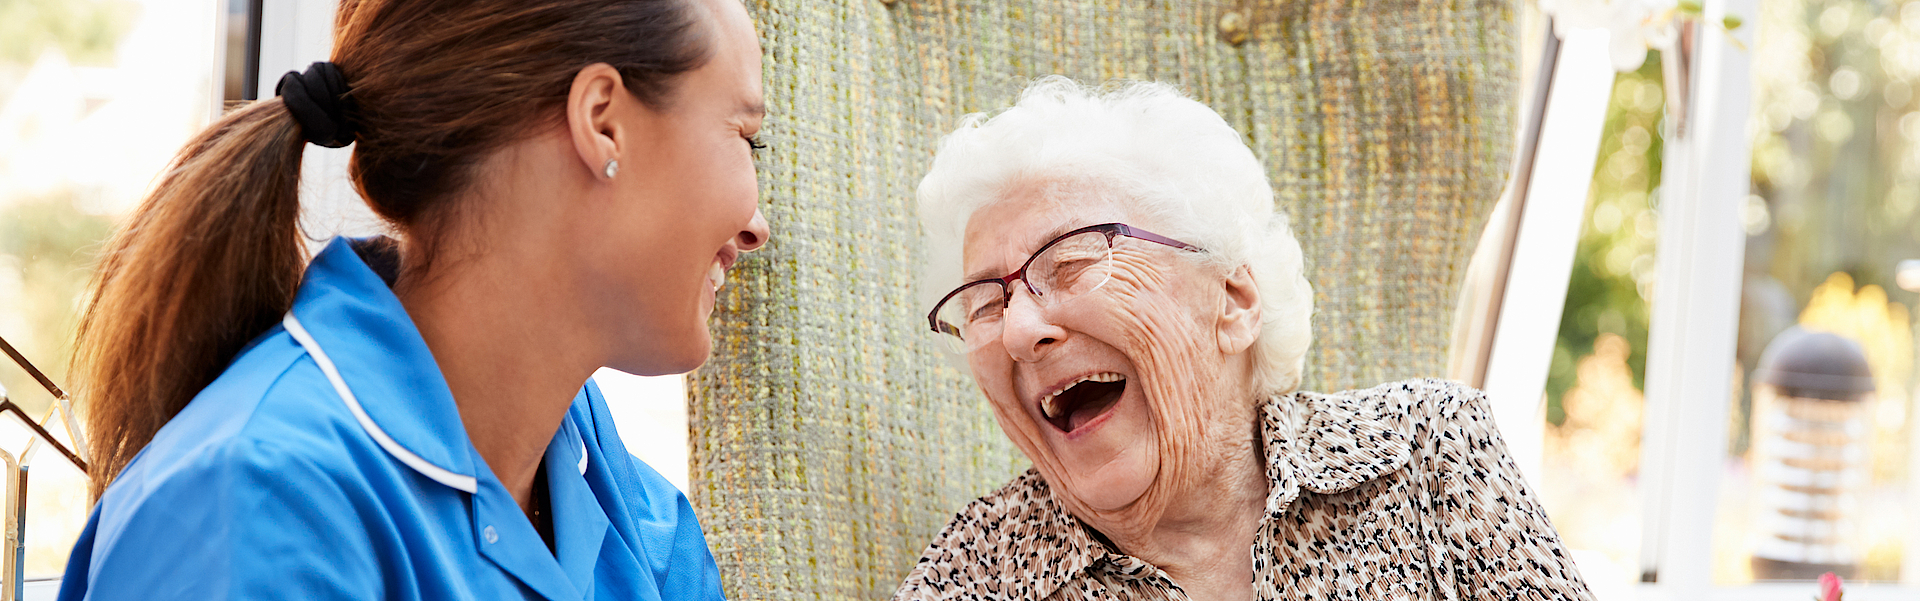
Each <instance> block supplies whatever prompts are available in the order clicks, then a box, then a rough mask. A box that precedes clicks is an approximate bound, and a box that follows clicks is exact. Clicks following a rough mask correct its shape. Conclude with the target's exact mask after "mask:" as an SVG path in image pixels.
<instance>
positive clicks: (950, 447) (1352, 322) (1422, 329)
mask: <svg viewBox="0 0 1920 601" xmlns="http://www.w3.org/2000/svg"><path fill="white" fill-rule="evenodd" d="M747 2H748V6H749V8H750V9H751V10H752V12H753V13H754V18H755V22H756V24H757V26H758V27H759V30H760V36H761V40H762V44H763V45H764V47H765V51H766V55H765V59H766V93H767V99H768V102H769V105H770V106H769V113H770V114H769V117H768V119H767V126H766V128H765V132H764V134H763V138H762V139H763V140H764V141H766V142H768V143H770V144H771V145H772V148H771V149H770V150H767V151H762V154H761V157H760V178H761V186H762V187H761V194H762V197H761V202H762V206H763V208H764V210H765V211H766V215H767V218H768V220H769V221H770V222H771V223H772V225H773V231H774V237H773V240H772V242H771V243H770V244H769V245H768V246H767V248H765V249H763V250H762V251H761V252H758V253H755V254H753V255H750V256H748V257H747V258H746V259H745V260H743V261H742V262H741V264H740V266H739V267H737V268H736V271H735V275H733V276H732V277H731V278H729V281H730V283H729V285H728V286H727V287H726V288H725V289H723V290H722V291H721V298H720V300H719V308H718V309H717V310H716V311H715V317H714V321H713V332H714V359H713V360H712V361H711V362H709V363H708V364H707V366H706V367H703V368H701V369H700V371H699V372H698V373H696V374H695V376H694V378H693V380H692V391H693V394H692V397H693V400H692V402H691V405H690V414H691V415H690V417H691V424H690V427H691V430H692V446H693V449H692V466H691V470H690V473H691V487H692V490H691V491H690V492H691V495H692V497H693V502H694V505H695V507H696V508H697V510H698V511H699V512H700V514H701V516H700V517H701V519H702V523H703V524H704V525H705V528H706V531H707V536H708V541H709V543H710V544H711V545H712V547H713V550H714V555H715V558H716V559H717V560H718V561H719V564H720V568H721V572H722V576H723V578H724V579H725V585H726V589H727V591H728V594H729V597H730V598H734V599H856V598H867V599H878V598H885V597H887V596H888V595H890V594H891V593H892V591H893V589H894V587H896V586H898V585H899V583H900V580H901V578H902V577H903V576H904V575H905V574H906V573H907V570H908V569H909V568H911V567H912V565H913V562H914V560H915V558H917V557H918V556H919V554H920V551H921V549H923V548H924V547H925V546H926V544H927V543H928V541H929V540H931V538H932V536H933V534H934V533H935V532H936V531H937V530H938V529H939V528H940V527H941V526H942V525H943V524H945V523H946V521H947V520H948V519H949V518H950V517H951V516H952V515H953V512H954V511H955V510H956V509H958V508H959V507H961V506H962V505H964V504H965V503H966V502H967V501H970V500H972V499H973V498H975V497H977V496H979V495H981V494H984V493H986V492H988V491H990V490H992V489H994V488H997V487H999V486H1000V485H1002V484H1004V483H1005V482H1006V481H1007V480H1009V479H1010V478H1012V477H1013V476H1015V475H1016V474H1018V473H1020V472H1021V471H1023V470H1025V468H1026V466H1027V461H1026V460H1025V459H1024V458H1023V457H1021V456H1020V455H1019V453H1018V452H1017V451H1015V450H1013V448H1012V446H1011V445H1010V444H1009V443H1008V442H1007V441H1006V439H1005V437H1004V436H1002V435H1001V433H1000V431H999V429H998V427H997V426H996V425H995V424H994V422H993V418H992V415H991V412H990V410H989V409H988V408H987V406H986V401H985V399H984V398H983V397H982V396H981V395H980V393H979V392H978V390H977V388H975V386H974V385H973V383H972V381H971V379H970V378H969V377H967V376H965V375H964V374H962V373H961V372H960V371H958V370H956V369H955V368H954V367H953V366H951V365H950V364H948V363H946V362H945V361H943V360H942V359H940V358H939V357H938V356H937V354H936V353H937V350H936V348H937V347H936V345H937V344H938V342H937V341H936V340H935V339H934V338H933V336H934V335H933V334H932V333H929V332H926V331H925V320H924V318H923V315H924V314H925V312H926V311H927V309H928V308H927V307H922V306H919V305H918V303H917V300H916V299H917V298H918V295H916V294H915V293H914V289H913V286H914V272H915V270H916V269H917V268H918V265H919V260H920V258H921V257H920V248H919V245H918V241H919V237H920V236H919V231H918V229H919V228H918V225H917V221H916V218H915V216H914V213H913V211H914V209H913V190H914V186H915V184H916V183H917V182H918V181H919V178H920V176H921V175H922V174H924V173H925V170H926V168H927V165H928V164H929V162H930V160H931V158H932V154H933V150H934V145H935V143H936V142H937V141H938V140H939V137H940V136H941V135H942V134H944V133H945V132H947V131H950V130H951V129H952V128H953V127H954V126H956V125H957V124H958V123H959V121H960V118H961V117H962V116H964V115H966V114H968V113H972V112H978V111H991V110H996V109H999V108H1002V107H1005V106H1007V105H1009V104H1011V103H1012V102H1013V100H1014V99H1015V97H1016V95H1017V94H1018V92H1019V91H1020V90H1021V89H1022V88H1023V87H1025V85H1026V84H1027V82H1029V81H1031V80H1032V79H1033V78H1035V77H1038V76H1042V75H1048V74H1055V73H1058V74H1065V75H1068V76H1070V77H1074V78H1077V79H1080V80H1082V81H1104V80H1111V79H1120V78H1125V79H1151V80H1161V81H1167V82H1171V83H1174V84H1176V85H1178V86H1180V87H1181V88H1183V89H1185V90H1186V91H1187V92H1188V93H1190V94H1192V95H1193V96H1194V97H1195V98H1197V99H1199V100H1200V101H1202V102H1205V103H1207V104H1208V105H1210V106H1212V107H1213V108H1214V109H1215V110H1217V111H1219V112H1220V113H1221V114H1222V115H1224V116H1225V117H1226V119H1227V121H1228V122H1229V123H1232V124H1233V125H1234V126H1235V127H1236V128H1238V129H1240V131H1242V132H1244V133H1245V134H1246V136H1247V140H1248V143H1249V144H1250V145H1251V146H1252V147H1253V149H1254V152H1255V153H1256V154H1257V155H1258V156H1260V157H1261V158H1262V159H1263V160H1264V161H1266V163H1267V165H1268V168H1269V173H1270V175H1271V176H1272V178H1273V183H1274V188H1275V190H1276V192H1277V198H1276V199H1275V200H1276V202H1277V203H1278V207H1279V208H1280V209H1281V210H1282V211H1284V212H1286V213H1287V214H1289V215H1290V216H1292V218H1293V223H1294V230H1295V233H1296V235H1298V236H1299V238H1300V240H1301V243H1302V245H1303V247H1304V248H1305V250H1306V254H1307V267H1308V278H1309V279H1310V280H1311V281H1312V282H1313V284H1314V286H1315V290H1316V292H1317V296H1316V308H1317V315H1316V317H1315V332H1314V333H1315V348H1314V351H1313V352H1310V353H1309V354H1308V360H1307V369H1306V373H1305V376H1306V387H1307V388H1309V389H1318V390H1339V389H1343V388H1350V387H1356V386H1371V385H1373V384H1377V383H1380V382H1384V381H1390V380H1398V379H1403V378H1410V377H1423V376H1439V375H1442V374H1443V373H1444V370H1445V362H1446V351H1447V344H1448V336H1449V334H1450V327H1451V321H1452V315H1453V300H1454V297H1455V294H1456V291H1457V290H1458V289H1459V286H1460V282H1461V281H1462V275H1463V273H1464V271H1465V268H1466V263H1467V258H1468V255H1469V253H1470V252H1471V250H1472V246H1473V243H1474V242H1475V238H1476V236H1477V234H1478V232H1479V230H1480V227H1481V226H1482V224H1483V223H1484V221H1485V219H1486V214H1487V212H1488V210H1489V209H1490V207H1491V206H1492V204H1493V201H1494V200H1495V198H1496V196H1497V195H1498V193H1499V191H1500V190H1499V188H1500V186H1501V184H1502V182H1503V181H1504V176H1505V170H1506V168H1507V166H1508V158H1509V154H1510V152H1511V149H1510V146H1511V140H1512V137H1513V128H1514V103H1515V95H1516V82H1517V79H1518V73H1517V60H1518V53H1517V51H1516V46H1515V37H1516V35H1515V34H1516V27H1515V25H1514V20H1515V14H1516V13H1515V5H1514V4H1512V3H1511V2H1508V1H1503V0H1465V1H1462V0H1454V1H1448V0H1258V1H1253V0H1249V1H1247V2H1207V1H1192V0H1167V1H1162V2H1150V3H1149V2H1138V1H1134V0H1104V1H1099V0H1052V1H1049V0H1009V1H988V0H896V1H894V2H884V1H882V0H747ZM1239 35H1244V36H1245V38H1244V42H1243V43H1240V44H1235V43H1233V42H1232V41H1231V40H1234V39H1237V38H1238V37H1239Z"/></svg>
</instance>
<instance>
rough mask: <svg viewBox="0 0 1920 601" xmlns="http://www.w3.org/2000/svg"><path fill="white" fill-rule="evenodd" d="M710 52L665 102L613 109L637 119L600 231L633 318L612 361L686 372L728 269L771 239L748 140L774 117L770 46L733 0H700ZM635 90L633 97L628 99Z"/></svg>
mask: <svg viewBox="0 0 1920 601" xmlns="http://www.w3.org/2000/svg"><path fill="white" fill-rule="evenodd" d="M695 4H696V5H697V6H695V7H694V8H693V10H695V11H697V12H699V13H701V14H702V15H703V16H704V18H703V19H702V21H703V23H702V24H701V27H704V28H706V29H707V32H706V36H705V39H706V40H708V42H709V43H710V44H711V45H712V54H711V56H710V57H709V58H708V60H707V62H706V63H705V64H703V65H702V66H700V67H699V68H698V69H695V70H693V71H689V72H687V73H685V74H683V75H681V76H680V77H679V78H678V79H677V80H676V81H675V83H674V89H673V92H672V94H671V96H669V97H668V98H667V99H666V100H665V101H664V102H663V103H662V105H663V106H660V107H652V106H646V105H643V104H641V103H638V102H637V101H627V102H623V103H619V104H618V105H617V106H616V108H615V109H614V110H620V111H626V112H627V113H628V114H629V116H624V117H623V118H624V119H626V120H627V122H628V123H631V124H633V125H634V127H632V128H631V131H634V132H639V133H638V134H637V135H632V136H628V137H627V138H626V139H625V140H623V142H624V143H623V144H622V145H621V146H620V149H619V153H618V155H617V158H618V160H619V162H620V166H621V167H620V170H619V172H618V175H617V176H616V177H614V178H612V180H611V181H610V182H609V184H610V185H611V186H612V190H611V199H612V200H611V204H612V205H613V206H614V208H613V209H612V211H611V212H610V214H609V215H607V216H606V221H605V223H604V224H602V225H601V226H600V227H601V228H602V229H603V230H604V231H606V232H608V233H607V236H609V238H611V239H612V242H610V245H611V246H609V247H608V249H607V250H606V257H605V259H606V260H605V261H602V262H601V264H603V265H605V266H606V269H605V270H604V271H603V273H602V274H601V277H604V278H605V279H604V280H603V281H605V282H607V283H608V285H607V286H605V287H604V290H605V291H606V293H607V294H609V296H610V298H609V299H608V300H609V302H607V303H603V306H607V307H612V308H613V309H612V311H613V312H615V313H617V314H616V315H609V316H607V319H606V320H604V321H603V322H602V323H624V324H628V327H627V328H626V331H625V332H622V335H621V336H620V338H621V339H622V341H621V344H620V346H621V347H622V348H618V349H615V350H614V351H613V352H612V358H611V359H610V361H609V363H608V365H609V366H611V367H614V368H617V369H621V370H624V371H628V372H630V373H636V374H642V375H657V374H669V373H681V372H685V371H688V370H691V369H693V368H695V367H698V366H699V365H700V364H701V363H702V362H704V361H705V360H706V358H707V354H708V351H709V350H710V349H711V347H712V340H711V338H710V337H709V334H708V331H707V318H708V317H709V316H710V315H711V314H712V312H713V308H714V299H715V294H716V292H717V291H718V289H719V288H720V286H721V285H723V284H725V282H726V270H727V269H729V268H731V267H732V266H733V264H734V262H735V261H736V260H738V259H739V256H740V253H742V252H746V251H750V250H754V249H756V248H759V247H760V246H761V245H763V244H765V243H766V240H767V238H768V235H769V232H768V227H767V223H766V221H765V219H764V218H762V217H761V215H760V212H759V184H758V181H757V179H756V176H755V171H754V165H753V152H752V149H751V147H750V145H749V144H750V140H751V139H752V138H753V136H755V135H756V134H757V133H758V132H759V130H760V126H761V121H762V118H763V116H764V113H765V109H764V100H763V97H762V92H761V84H760V71H761V68H760V44H759V39H758V36H756V35H755V34H754V31H753V25H752V23H751V21H749V19H748V17H747V13H746V9H745V8H744V7H743V6H741V4H740V3H739V2H737V1H734V0H695ZM628 98H631V97H628Z"/></svg>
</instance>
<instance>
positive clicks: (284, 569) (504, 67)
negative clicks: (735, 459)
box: [61, 0, 768, 600]
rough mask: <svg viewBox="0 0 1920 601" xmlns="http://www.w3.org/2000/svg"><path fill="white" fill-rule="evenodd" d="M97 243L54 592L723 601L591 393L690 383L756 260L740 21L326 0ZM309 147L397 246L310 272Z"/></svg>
mask: <svg viewBox="0 0 1920 601" xmlns="http://www.w3.org/2000/svg"><path fill="white" fill-rule="evenodd" d="M336 30H337V32H336V35H335V39H334V53H333V57H332V58H333V60H332V61H331V62H328V63H316V64H314V66H313V67H312V68H310V69H308V70H307V71H306V72H305V73H290V74H288V75H287V76H286V77H285V78H283V79H282V80H281V82H280V85H279V89H278V92H279V97H278V98H275V99H269V100H265V101H261V102H256V103H253V104H252V105H249V106H247V107H244V108H241V109H238V110H236V111H234V112H232V113H230V114H228V115H227V116H226V117H224V118H222V119H221V120H220V121H219V122H217V123H215V124H213V125H212V126H211V127H209V128H208V129H207V130H206V131H205V132H203V133H202V134H201V135H200V136H199V137H198V138H196V139H195V140H194V141H193V142H191V143H190V144H189V145H188V146H187V147H186V148H185V149H184V150H183V151H182V152H181V154H180V156H179V158H178V159H177V160H176V163H175V164H174V165H173V167H172V168H171V170H169V171H168V172H167V173H166V174H165V175H164V176H163V177H162V179H161V183H160V184H159V186H158V187H157V188H156V189H155V190H154V192H153V193H152V194H151V196H149V197H148V198H147V199H146V201H145V202H144V203H143V204H142V205H141V207H140V208H139V210H138V211H137V212H136V213H135V214H134V215H133V216H132V218H131V220H130V221H129V222H128V224H127V225H126V226H125V228H124V229H122V230H121V231H120V232H119V233H118V234H117V235H116V236H115V237H114V238H113V240H112V241H111V242H110V243H109V244H108V247H107V250H106V254H105V257H104V259H103V262H102V264H101V268H100V273H99V276H98V280H97V282H96V284H95V286H94V291H93V292H94V294H93V297H92V299H93V300H92V304H91V305H90V306H89V307H88V310H87V312H86V315H85V317H84V318H83V322H82V326H81V334H80V342H79V348H80V350H79V353H78V357H77V362H76V374H77V384H78V386H76V388H77V389H78V393H79V394H80V397H81V401H82V403H83V406H84V407H85V412H86V415H87V423H88V426H89V427H90V435H91V440H92V443H91V458H92V460H93V474H94V478H95V488H94V493H95V494H96V495H97V496H98V499H99V503H98V505H97V507H96V508H95V511H94V513H93V516H92V519H91V521H89V523H88V525H87V529H86V531H85V532H84V533H83V534H82V535H81V538H80V542H79V544H78V545H77V546H76V547H75V549H74V552H73V558H72V560H71V561H70V562H69V564H68V568H67V575H66V578H65V581H64V583H63V587H64V588H63V589H62V591H61V598H62V599H74V600H77V599H99V600H106V599H196V600H198V599H265V598H300V599H510V598H511V599H518V598H545V599H584V598H596V597H597V598H602V599H661V598H672V599H718V598H719V597H720V590H719V582H718V575H717V570H716V569H715V566H714V562H713V558H712V556H711V554H710V553H709V552H708V551H707V549H706V546H705V542H704V539H703V538H702V535H701V533H700V529H699V526H698V525H697V524H696V523H695V521H694V516H693V513H692V511H691V508H690V506H689V505H688V503H687V501H686V499H685V497H683V496H682V495H680V494H679V493H678V491H676V490H675V489H674V488H673V487H672V486H671V485H669V484H667V483H666V482H665V481H664V480H663V479H661V477H660V476H659V475H658V474H656V473H655V472H654V471H653V470H651V469H648V468H647V467H646V466H645V465H642V464H640V463H639V462H637V461H635V460H634V459H633V457H632V456H631V455H629V454H628V453H627V451H626V449H625V448H624V447H623V446H622V445H621V443H620V437H619V435H618V433H616V432H615V431H614V427H613V423H612V421H611V420H610V418H609V416H608V413H607V408H606V404H605V401H604V399H603V398H602V397H601V396H600V392H599V390H598V389H597V388H596V387H595V386H594V385H593V384H592V383H591V382H589V381H588V377H589V375H590V374H592V373H593V371H594V370H595V369H597V368H599V367H601V366H610V367H614V368H617V369H621V370H624V371H627V372H631V373H636V374H667V373H677V372H683V371H687V370H689V369H692V368H693V367H695V366H697V365H699V364H700V363H701V362H702V361H703V360H704V359H705V357H706V355H707V352H708V349H709V346H710V341H709V339H708V337H707V330H706V324H705V322H706V319H707V316H708V314H709V313H710V312H711V311H712V309H713V299H714V292H715V290H717V289H718V288H719V287H720V285H721V284H722V283H723V282H724V281H725V273H726V270H727V268H729V267H731V266H732V265H733V263H734V261H735V260H737V259H738V258H739V256H740V253H743V252H747V251H751V250H753V249H755V248H758V247H760V246H761V245H762V244H764V243H765V241H766V239H767V236H768V231H767V225H766V223H765V222H764V221H763V220H762V219H761V217H760V214H759V212H758V209H757V198H756V197H757V185H756V182H755V177H754V169H753V162H752V157H751V147H753V146H756V144H755V143H754V141H753V140H754V135H755V132H756V131H757V130H758V129H759V127H760V120H761V114H762V112H763V110H762V108H761V107H762V99H761V89H760V59H759V55H760V48H759V45H758V42H757V41H756V36H755V34H754V32H753V28H752V24H751V23H750V22H749V20H748V18H747V14H746V12H745V10H744V8H743V7H742V6H741V5H740V3H739V2H738V1H737V0H344V1H343V2H342V3H341V5H340V9H339V13H338V16H337V23H336ZM308 143H314V144H319V145H322V146H328V147H340V146H345V145H347V144H350V143H351V144H354V150H353V159H352V164H351V172H352V177H353V181H354V184H355V186H356V188H357V189H358V190H359V192H360V193H361V195H362V196H363V197H365V199H366V200H367V202H368V204H370V205H371V206H372V207H373V209H374V211H376V212H377V213H379V214H380V215H381V216H382V217H383V218H385V219H386V220H387V221H388V223H389V224H390V226H391V228H392V230H393V232H394V233H395V234H396V235H395V236H394V237H393V238H391V239H386V238H383V239H375V240H344V239H340V240H334V241H333V242H332V243H331V244H329V245H327V247H326V248H325V250H322V251H321V252H320V253H319V255H318V256H317V257H314V258H313V259H312V262H311V264H308V263H307V262H306V256H305V254H304V251H303V242H302V237H301V233H300V231H299V229H298V225H297V217H298V215H299V212H300V206H299V202H298V187H299V180H300V156H301V152H302V149H303V148H305V145H306V144H308Z"/></svg>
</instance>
